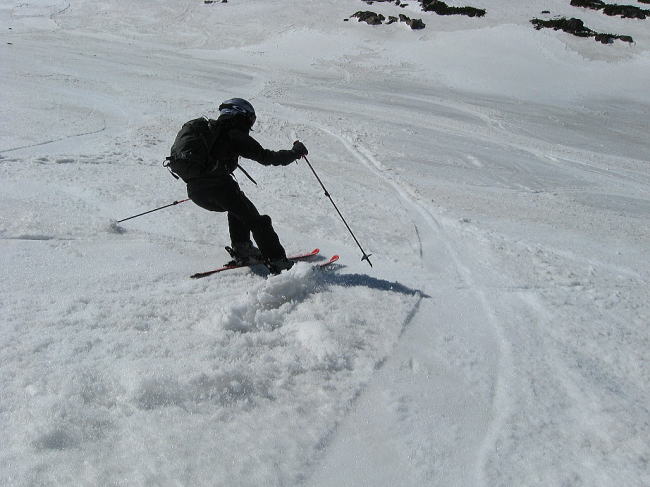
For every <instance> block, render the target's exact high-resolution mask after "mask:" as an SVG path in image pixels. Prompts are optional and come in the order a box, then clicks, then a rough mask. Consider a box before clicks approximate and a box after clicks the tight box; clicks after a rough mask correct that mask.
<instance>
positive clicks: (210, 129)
mask: <svg viewBox="0 0 650 487" xmlns="http://www.w3.org/2000/svg"><path fill="white" fill-rule="evenodd" d="M220 132H221V127H220V124H219V123H218V122H217V121H216V120H210V119H207V118H204V117H202V118H197V119H195V120H190V121H189V122H187V123H185V124H184V125H183V127H182V128H181V129H180V131H179V132H178V135H177V136H176V140H174V145H172V149H171V155H170V156H169V157H167V158H166V159H165V162H164V163H163V166H165V167H166V168H167V169H169V172H171V173H172V176H174V177H175V178H176V179H178V178H179V177H180V178H181V179H182V180H183V181H185V182H188V181H189V180H190V179H195V178H200V177H202V176H206V175H207V174H209V173H211V172H213V171H214V170H215V169H217V165H218V161H210V153H211V152H212V149H213V148H214V144H215V143H216V142H217V139H218V138H219V135H220Z"/></svg>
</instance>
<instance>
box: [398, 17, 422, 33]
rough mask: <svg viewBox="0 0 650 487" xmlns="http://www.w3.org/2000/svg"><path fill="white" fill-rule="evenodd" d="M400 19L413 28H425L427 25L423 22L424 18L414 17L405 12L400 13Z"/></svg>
mask: <svg viewBox="0 0 650 487" xmlns="http://www.w3.org/2000/svg"><path fill="white" fill-rule="evenodd" d="M399 20H400V22H404V23H405V24H406V25H408V26H409V27H410V28H411V29H413V30H419V29H424V28H425V27H426V25H425V23H424V22H422V19H412V18H410V17H407V16H406V15H404V14H399Z"/></svg>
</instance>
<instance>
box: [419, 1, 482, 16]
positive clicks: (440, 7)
mask: <svg viewBox="0 0 650 487" xmlns="http://www.w3.org/2000/svg"><path fill="white" fill-rule="evenodd" d="M419 1H420V4H422V10H424V11H425V12H435V13H437V14H438V15H467V16H468V17H483V16H484V15H485V10H483V9H481V8H474V7H450V6H449V5H447V4H446V3H445V2H442V1H440V0H419Z"/></svg>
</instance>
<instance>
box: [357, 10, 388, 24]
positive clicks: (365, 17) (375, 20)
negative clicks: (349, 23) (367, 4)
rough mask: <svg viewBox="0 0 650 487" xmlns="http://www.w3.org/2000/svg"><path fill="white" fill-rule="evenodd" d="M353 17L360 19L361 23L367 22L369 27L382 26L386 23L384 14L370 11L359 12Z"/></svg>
mask: <svg viewBox="0 0 650 487" xmlns="http://www.w3.org/2000/svg"><path fill="white" fill-rule="evenodd" d="M352 17H356V18H357V19H359V22H365V23H367V24H368V25H380V24H382V23H383V22H384V20H386V17H384V16H383V15H382V14H378V13H375V12H370V11H368V10H366V11H361V10H360V11H359V12H357V13H355V14H353V15H352Z"/></svg>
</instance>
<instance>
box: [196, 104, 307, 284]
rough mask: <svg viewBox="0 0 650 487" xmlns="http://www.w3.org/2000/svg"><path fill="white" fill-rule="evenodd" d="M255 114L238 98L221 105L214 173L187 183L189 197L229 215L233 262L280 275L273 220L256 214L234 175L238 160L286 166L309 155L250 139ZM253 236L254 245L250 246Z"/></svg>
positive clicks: (282, 265)
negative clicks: (263, 267) (252, 264)
mask: <svg viewBox="0 0 650 487" xmlns="http://www.w3.org/2000/svg"><path fill="white" fill-rule="evenodd" d="M255 120H256V116H255V110H254V109H253V106H252V105H251V104H250V103H249V102H248V101H246V100H244V99H242V98H232V99H230V100H226V101H224V102H223V103H222V104H221V105H220V106H219V117H218V119H217V123H218V124H219V126H220V131H219V133H220V135H219V138H218V142H217V143H215V144H214V145H213V147H212V150H211V152H210V154H209V158H210V159H211V162H213V163H214V167H215V169H214V170H213V171H211V172H209V173H207V174H205V175H202V176H201V177H198V178H193V179H190V180H189V181H187V196H188V197H189V198H190V199H191V200H192V201H193V202H194V203H196V204H197V205H198V206H200V207H201V208H204V209H206V210H210V211H218V212H227V213H228V229H229V232H230V242H231V247H230V248H228V247H227V248H226V249H227V250H228V252H229V253H230V255H231V256H232V258H233V261H234V262H233V263H235V264H246V263H250V262H258V261H264V262H265V263H266V265H267V267H268V268H269V270H270V271H271V272H272V273H274V274H279V273H280V272H282V271H283V270H287V269H290V268H291V267H292V266H293V262H292V261H290V260H288V259H287V255H286V253H285V250H284V248H283V247H282V244H280V240H279V238H278V235H277V234H276V233H275V230H274V229H273V225H272V223H271V218H270V217H269V216H268V215H260V213H259V211H258V210H257V208H255V205H254V204H253V203H252V202H251V201H250V200H249V199H248V198H247V197H246V195H245V194H244V192H243V191H242V190H241V189H240V188H239V185H238V184H237V182H236V181H235V179H234V178H233V176H232V172H233V171H234V170H235V169H236V168H237V167H238V163H237V161H238V159H239V157H240V156H241V157H245V158H246V159H252V160H254V161H256V162H258V163H260V164H262V165H264V166H269V165H273V166H286V165H289V164H291V163H292V162H294V161H296V160H298V159H300V158H301V157H303V156H305V155H307V154H308V152H307V148H306V147H305V146H304V144H303V143H302V142H299V141H296V142H294V143H293V148H292V149H290V150H280V151H271V150H268V149H264V148H263V147H262V146H261V145H260V144H259V142H257V141H256V140H255V139H254V138H252V137H251V136H250V135H249V132H250V130H251V128H252V127H253V124H254V123H255ZM251 233H252V235H253V238H254V239H255V242H256V243H257V245H258V247H259V248H258V247H255V246H254V245H253V243H252V242H251Z"/></svg>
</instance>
